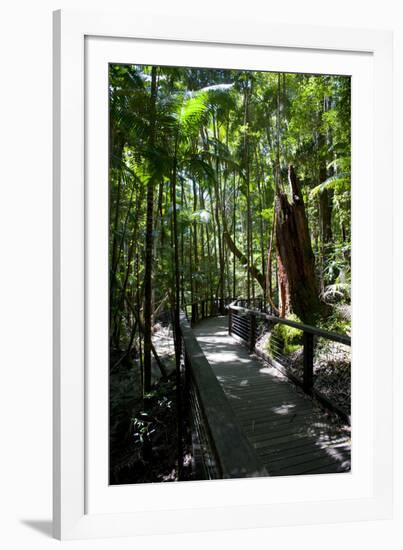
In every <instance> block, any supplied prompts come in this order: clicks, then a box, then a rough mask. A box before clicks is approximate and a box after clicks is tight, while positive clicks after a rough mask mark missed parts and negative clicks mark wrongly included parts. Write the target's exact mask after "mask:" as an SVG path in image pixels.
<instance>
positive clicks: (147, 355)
mask: <svg viewBox="0 0 403 550" xmlns="http://www.w3.org/2000/svg"><path fill="white" fill-rule="evenodd" d="M156 100H157V69H156V67H152V69H151V98H150V138H149V145H150V149H153V148H154V146H155V120H156ZM153 214H154V177H153V175H151V177H150V179H149V180H148V183H147V218H146V246H145V265H144V391H145V392H148V391H150V388H151V333H152V326H151V322H152V275H153V239H154V236H153V223H154V220H153Z"/></svg>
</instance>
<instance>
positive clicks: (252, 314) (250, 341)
mask: <svg viewBox="0 0 403 550" xmlns="http://www.w3.org/2000/svg"><path fill="white" fill-rule="evenodd" d="M239 303H242V304H245V303H246V300H235V301H234V302H233V303H231V304H230V305H229V306H228V331H229V334H231V335H232V336H233V337H235V338H237V339H239V340H240V341H241V342H242V343H243V344H245V345H246V346H247V347H248V349H249V351H251V352H252V351H253V352H255V353H256V354H257V355H260V356H261V357H262V358H263V359H265V360H269V361H270V362H271V363H272V364H275V366H280V367H282V365H281V364H280V365H279V362H278V361H276V360H273V359H270V358H269V357H268V356H267V355H266V354H265V353H262V352H261V350H258V349H256V340H257V337H258V333H257V326H258V323H257V321H258V320H263V321H265V322H267V323H268V324H269V325H272V326H273V325H275V324H277V323H279V324H283V325H287V326H289V327H293V328H295V329H298V330H300V331H301V332H302V341H303V372H302V378H301V377H298V376H295V375H293V374H290V372H288V371H284V370H283V369H281V370H283V372H284V373H285V374H286V375H287V376H288V377H289V378H290V379H292V381H293V382H295V383H297V384H298V385H300V386H302V388H303V389H304V391H305V392H306V393H308V394H310V395H314V396H315V397H317V398H318V400H319V401H321V402H322V403H323V404H324V405H325V406H326V407H328V408H330V409H333V410H334V411H335V412H337V413H338V414H339V415H340V416H342V417H343V418H344V419H345V420H346V421H348V422H349V420H350V419H349V415H348V414H346V412H345V411H343V410H342V409H340V408H339V407H338V406H337V405H336V404H335V403H333V402H332V401H331V400H329V399H328V398H326V397H325V396H324V395H322V394H321V393H320V392H318V391H317V390H316V389H315V388H314V349H315V346H314V339H315V338H318V337H320V338H325V339H327V340H331V341H333V342H339V343H341V344H344V345H346V346H351V338H350V337H349V336H347V335H345V334H337V333H335V332H330V331H327V330H323V329H320V328H317V327H313V326H310V325H305V324H303V323H297V322H294V321H290V320H288V319H283V318H281V317H277V316H275V315H272V314H270V313H266V312H264V311H259V310H258V309H253V308H249V307H245V306H244V305H238V304H239ZM262 309H264V308H262Z"/></svg>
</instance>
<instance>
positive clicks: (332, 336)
mask: <svg viewBox="0 0 403 550" xmlns="http://www.w3.org/2000/svg"><path fill="white" fill-rule="evenodd" d="M236 303H237V300H235V301H234V302H232V304H230V305H229V306H228V307H229V309H232V310H235V311H240V312H243V313H246V314H248V313H249V314H253V315H255V316H256V317H260V318H262V319H266V320H267V321H271V322H273V323H280V324H282V325H287V326H289V327H293V328H296V329H299V330H301V331H303V332H306V333H308V334H313V335H315V336H322V337H323V338H327V339H328V340H333V341H334V342H340V343H341V344H345V345H346V346H351V338H350V336H348V335H347V334H338V333H336V332H331V331H328V330H324V329H321V328H317V327H313V326H311V325H305V324H303V323H296V322H295V321H290V320H288V319H283V318H282V317H277V316H276V315H269V314H268V313H263V312H261V311H259V310H257V309H249V308H246V307H242V306H237V305H236Z"/></svg>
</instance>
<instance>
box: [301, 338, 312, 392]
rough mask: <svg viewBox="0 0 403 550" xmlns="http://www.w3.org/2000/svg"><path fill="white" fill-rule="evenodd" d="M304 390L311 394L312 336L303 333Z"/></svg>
mask: <svg viewBox="0 0 403 550" xmlns="http://www.w3.org/2000/svg"><path fill="white" fill-rule="evenodd" d="M303 342H304V378H303V384H304V390H305V391H306V392H307V393H311V391H312V388H313V334H311V333H310V332H304V335H303Z"/></svg>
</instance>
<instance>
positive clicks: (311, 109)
mask: <svg viewBox="0 0 403 550" xmlns="http://www.w3.org/2000/svg"><path fill="white" fill-rule="evenodd" d="M109 98H110V245H109V254H110V257H109V262H110V286H109V288H110V370H111V394H110V401H111V403H110V404H111V456H114V455H113V452H114V450H115V451H116V449H118V448H119V445H120V444H121V443H122V441H127V439H130V437H133V433H134V434H136V435H137V436H138V438H139V439H140V440H141V442H142V452H143V459H144V454H145V455H147V453H149V454H150V453H151V449H148V450H147V441H149V440H148V435H147V434H149V432H150V429H151V427H152V426H154V427H155V425H156V424H158V423H159V424H161V422H162V419H161V418H159V417H158V414H159V413H158V412H156V411H158V410H160V411H162V412H161V413H160V414H161V415H162V416H164V418H165V419H166V418H167V417H169V416H170V415H171V416H172V418H174V416H175V411H174V408H175V405H174V403H175V372H176V373H177V372H178V369H179V366H180V356H181V350H180V340H179V338H174V339H173V340H172V342H173V344H172V345H173V348H172V349H171V351H173V352H174V353H173V354H172V355H174V356H175V359H173V360H172V362H171V363H172V364H171V363H170V362H169V360H167V359H165V358H164V353H163V351H161V349H162V348H161V345H160V342H159V343H157V342H156V341H155V338H154V334H155V333H156V331H157V330H158V329H161V330H162V327H164V326H165V327H168V330H171V332H170V333H169V334H170V336H172V334H173V335H175V334H178V333H179V315H180V312H181V311H185V310H186V309H187V308H188V307H189V306H190V304H192V303H195V302H198V301H200V300H202V299H207V298H212V299H213V298H217V299H218V300H219V303H220V307H222V308H224V304H225V299H226V298H227V297H243V298H245V299H246V300H251V302H250V303H253V300H254V299H257V298H261V299H262V301H263V303H264V304H266V305H267V307H269V308H270V310H271V311H272V312H273V313H275V314H276V315H280V316H291V317H292V318H294V319H295V320H298V321H300V322H303V323H306V324H310V325H316V326H320V327H323V328H327V329H331V330H335V331H339V332H349V326H350V319H349V303H350V282H351V281H350V279H351V270H350V250H351V224H350V120H351V119H350V78H348V77H344V76H323V75H321V76H317V75H305V74H283V73H270V72H250V71H236V70H220V69H197V68H174V67H155V66H137V65H117V64H115V65H110V72H109ZM223 312H224V311H223ZM168 337H169V335H168ZM168 347H169V343H168ZM168 356H169V354H168ZM172 373H173V374H172ZM157 380H159V383H158V384H155V383H154V382H156V381H157ZM147 408H148V410H153V411H154V412H153V415H154V416H153V418H154V424H153V423H152V422H151V421H150V420H149V419H147V418H146V419H144V418H145V417H144V416H143V418H142V417H141V415H140V412H139V411H144V410H147ZM144 414H146V413H144ZM156 418H157V420H155V419H156ZM173 421H174V420H173ZM153 429H154V428H153ZM164 437H165V436H164ZM120 446H121V445H120ZM119 460H120V459H119ZM112 462H113V460H112ZM115 462H116V463H118V462H119V461H118V460H117V459H116V460H115ZM126 463H127V461H126ZM167 467H168V466H167ZM140 477H141V476H140ZM146 477H147V476H145V478H144V480H150V478H149V477H147V479H146ZM162 477H163V476H162V475H160V476H158V475H157V476H156V477H155V479H154V478H152V479H151V480H160V479H162ZM173 478H174V477H173ZM116 479H119V480H121V479H123V478H119V477H117V478H116ZM163 479H170V477H169V475H168V476H165V477H163ZM140 480H141V479H140ZM119 482H120V481H119ZM123 482H124V481H123Z"/></svg>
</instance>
